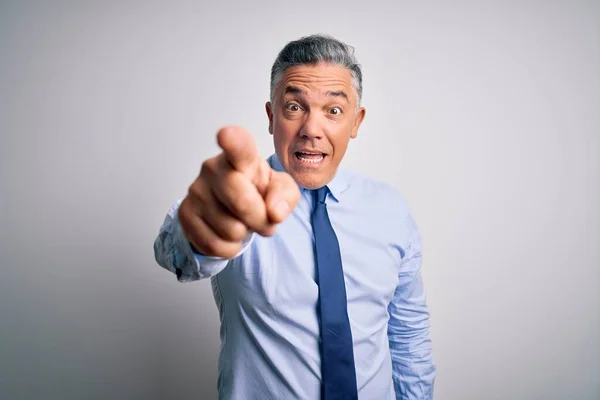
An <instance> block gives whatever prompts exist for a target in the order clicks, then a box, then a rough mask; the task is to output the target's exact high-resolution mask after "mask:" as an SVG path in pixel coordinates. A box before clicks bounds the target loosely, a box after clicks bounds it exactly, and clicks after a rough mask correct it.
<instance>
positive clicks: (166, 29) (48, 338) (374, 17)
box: [0, 0, 600, 400]
mask: <svg viewBox="0 0 600 400" xmlns="http://www.w3.org/2000/svg"><path fill="white" fill-rule="evenodd" d="M599 21H600V6H599V3H598V2H595V1H587V2H586V1H567V0H565V1H536V2H534V1H478V2H475V1H472V2H465V1H456V2H441V1H438V2H432V1H421V2H417V1H402V2H398V1H395V2H392V1H389V2H376V1H364V2H354V1H345V2H320V1H319V2H312V3H311V2H305V1H301V2H279V1H277V2H276V1H274V2H271V3H267V2H256V1H255V2H242V1H239V2H230V3H228V2H167V1H163V2H156V1H148V2H141V1H139V2H134V1H120V2H117V1H106V2H89V1H88V2H84V1H82V2H79V1H71V2H66V1H53V2H43V1H39V2H34V1H17V0H14V1H5V0H2V1H0V157H1V158H0V179H1V180H0V190H1V192H0V193H1V196H0V207H1V208H0V235H1V236H0V265H1V276H0V321H1V322H0V323H1V328H0V398H2V399H212V398H215V397H216V376H217V364H216V361H217V354H218V349H219V338H218V317H217V311H216V307H215V305H214V300H213V298H212V294H211V291H210V285H209V282H208V281H204V282H196V283H189V284H180V283H178V282H176V279H175V277H174V276H173V275H171V274H170V273H168V272H166V271H165V270H163V269H161V268H160V267H159V266H158V265H157V264H156V263H155V261H154V258H153V251H152V244H153V241H154V238H155V236H156V234H157V233H158V229H159V227H160V224H161V223H162V221H163V218H164V216H165V213H166V212H167V210H168V208H169V206H170V205H171V203H173V202H174V201H175V200H176V199H177V198H179V197H182V196H184V195H185V193H186V191H187V188H188V186H189V184H190V183H191V182H192V180H193V179H194V178H195V176H196V175H197V173H198V171H199V168H200V164H201V163H202V161H203V160H204V159H206V158H208V157H211V156H213V155H215V154H216V153H217V151H218V148H217V146H216V143H215V132H216V131H217V129H218V128H220V127H221V126H223V125H228V124H239V125H242V126H244V127H246V128H247V129H248V130H250V131H251V132H252V133H253V134H254V135H255V137H256V140H257V143H258V146H259V149H260V152H261V154H262V155H264V156H265V157H267V156H268V155H270V154H271V153H272V151H273V146H272V138H271V136H270V135H269V134H268V132H267V118H266V116H265V113H264V103H265V102H266V101H267V100H268V94H269V89H268V86H269V72H270V67H271V64H272V62H273V61H274V59H275V56H276V54H277V52H278V51H279V50H280V49H281V48H282V47H283V45H284V44H285V43H287V42H288V41H290V40H293V39H297V38H298V37H300V36H304V35H307V34H311V33H317V32H322V33H329V34H332V35H334V36H336V37H338V38H340V39H342V40H344V41H346V42H347V43H349V44H351V45H353V46H354V47H356V55H357V57H358V59H359V62H360V63H361V64H362V66H363V69H364V106H365V107H366V108H367V116H366V120H365V122H364V124H363V127H362V128H361V130H360V133H359V137H358V138H357V139H356V140H354V141H352V143H351V145H350V148H349V151H348V154H347V156H346V159H345V162H344V165H345V167H346V168H350V169H354V170H357V171H361V172H364V173H367V174H369V175H371V176H372V177H374V178H377V179H380V180H383V181H385V182H388V183H390V184H391V185H393V186H395V187H396V188H398V189H399V190H400V191H401V192H402V193H403V195H404V197H405V198H406V199H407V201H408V203H409V205H410V207H411V209H412V211H413V214H414V216H415V218H416V220H417V222H418V224H419V227H420V229H421V231H422V235H423V239H424V262H423V269H422V271H423V275H424V280H425V284H426V289H427V292H428V302H429V305H430V308H431V322H432V331H431V332H432V338H433V345H434V357H435V361H436V364H437V366H438V377H437V381H436V399H439V400H446V399H448V400H454V399H456V400H468V399H477V400H479V399H545V400H546V399H571V400H575V399H597V398H599V396H600V386H599V378H598V377H599V376H600V355H599V346H598V342H599V338H600V332H599V331H600V329H599V322H600V320H599V317H600V306H599V304H600V299H599V295H598V286H599V283H600V277H599V267H600V251H599V244H600V215H599V211H598V210H599V207H598V205H599V204H600V191H599V184H600V163H599V152H600V140H599V139H600V118H599V114H600V79H599V77H600V28H599Z"/></svg>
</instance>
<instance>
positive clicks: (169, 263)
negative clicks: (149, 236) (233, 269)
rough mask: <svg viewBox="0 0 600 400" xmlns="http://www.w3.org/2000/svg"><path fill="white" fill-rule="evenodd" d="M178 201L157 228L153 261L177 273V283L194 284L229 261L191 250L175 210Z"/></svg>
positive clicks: (244, 247)
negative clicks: (193, 282) (192, 282)
mask: <svg viewBox="0 0 600 400" xmlns="http://www.w3.org/2000/svg"><path fill="white" fill-rule="evenodd" d="M181 201H182V200H178V201H177V202H176V203H175V204H173V206H172V207H171V209H170V210H169V212H168V213H167V216H166V218H165V220H164V222H163V224H162V226H161V227H160V231H159V233H158V236H157V237H156V239H155V240H154V258H155V259H156V262H157V263H158V264H159V265H160V266H161V267H163V268H164V269H166V270H168V271H171V272H172V273H174V274H176V275H177V280H178V281H179V282H190V281H197V280H199V279H203V278H208V277H211V276H213V275H216V274H218V273H219V272H220V271H221V270H222V269H223V268H225V267H226V266H227V263H228V262H229V260H228V259H224V258H220V257H208V256H204V255H201V254H200V253H198V252H196V251H195V250H194V249H193V248H192V245H191V244H190V243H189V242H188V241H187V239H186V238H185V235H184V233H183V230H182V228H181V224H180V223H179V217H178V213H177V211H178V209H179V205H180V204H181ZM252 237H253V236H249V237H248V238H247V239H246V240H245V241H244V246H243V249H242V251H241V252H240V253H239V254H241V253H242V252H244V251H245V250H246V249H247V248H248V247H249V245H250V243H251V241H252ZM239 254H238V255H239Z"/></svg>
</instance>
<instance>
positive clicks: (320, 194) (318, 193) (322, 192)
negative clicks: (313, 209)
mask: <svg viewBox="0 0 600 400" xmlns="http://www.w3.org/2000/svg"><path fill="white" fill-rule="evenodd" d="M327 192H329V188H328V187H327V186H323V187H320V188H319V189H317V190H315V199H316V202H317V203H321V204H325V199H326V198H327ZM315 206H316V204H315Z"/></svg>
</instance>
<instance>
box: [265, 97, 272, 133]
mask: <svg viewBox="0 0 600 400" xmlns="http://www.w3.org/2000/svg"><path fill="white" fill-rule="evenodd" d="M265 110H266V111H267V117H268V118H269V133H270V134H271V135H272V134H273V109H272V108H271V102H270V101H267V104H265Z"/></svg>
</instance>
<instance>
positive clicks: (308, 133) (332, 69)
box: [266, 64, 365, 189]
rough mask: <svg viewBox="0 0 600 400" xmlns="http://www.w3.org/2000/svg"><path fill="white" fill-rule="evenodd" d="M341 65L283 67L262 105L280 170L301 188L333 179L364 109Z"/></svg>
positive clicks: (346, 72)
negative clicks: (271, 99)
mask: <svg viewBox="0 0 600 400" xmlns="http://www.w3.org/2000/svg"><path fill="white" fill-rule="evenodd" d="M357 105H358V98H357V93H356V90H355V89H354V87H353V85H352V75H351V73H350V71H349V70H348V69H346V68H344V67H340V66H336V65H329V64H316V65H302V66H295V67H290V68H288V69H287V70H286V71H285V73H284V74H283V77H282V78H281V80H280V81H279V84H278V85H277V87H276V88H275V94H274V98H273V104H271V103H270V102H268V103H267V104H266V109H267V116H268V117H269V132H270V133H271V134H272V135H273V141H274V143H275V152H276V153H277V156H278V157H279V160H280V161H281V165H282V166H283V168H284V169H285V170H286V171H287V172H288V173H289V174H290V175H291V176H292V177H293V178H294V180H295V181H296V182H297V183H298V184H299V185H301V186H304V187H306V188H309V189H317V188H319V187H321V186H323V185H326V184H327V183H329V181H331V179H333V177H334V175H335V173H336V171H337V168H338V165H339V164H340V162H341V161H342V158H343V157H344V154H345V153H346V148H347V147H348V142H349V141H350V139H351V138H352V139H353V138H355V137H356V135H357V134H358V128H359V126H360V124H361V122H362V120H363V118H364V116H365V109H364V108H362V107H360V108H358V107H357Z"/></svg>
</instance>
